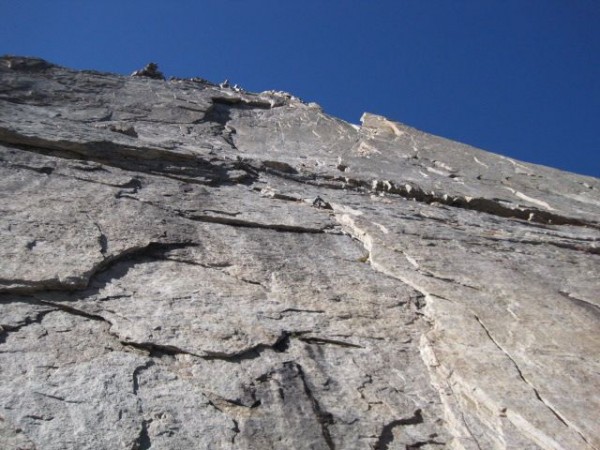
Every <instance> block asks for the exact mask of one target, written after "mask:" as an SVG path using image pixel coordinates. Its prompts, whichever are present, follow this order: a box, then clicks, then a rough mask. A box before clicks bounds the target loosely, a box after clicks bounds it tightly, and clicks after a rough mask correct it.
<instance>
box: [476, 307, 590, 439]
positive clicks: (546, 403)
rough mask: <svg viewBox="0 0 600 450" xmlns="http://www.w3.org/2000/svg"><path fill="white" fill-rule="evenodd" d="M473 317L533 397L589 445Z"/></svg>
mask: <svg viewBox="0 0 600 450" xmlns="http://www.w3.org/2000/svg"><path fill="white" fill-rule="evenodd" d="M473 317H474V318H475V320H476V321H477V322H478V323H479V325H480V326H481V328H483V330H484V331H485V333H486V335H487V336H488V338H489V339H490V341H492V342H493V343H494V345H495V346H496V347H497V348H498V350H500V351H501V352H502V353H503V354H504V355H505V356H506V357H507V358H508V359H509V360H510V361H511V363H512V365H513V367H514V368H515V370H516V371H517V374H518V375H519V378H520V379H521V380H522V381H523V382H524V383H525V384H527V385H528V386H529V387H530V388H531V389H532V390H533V393H534V395H535V397H536V398H537V399H538V400H539V401H540V402H541V403H542V404H543V405H544V406H545V407H546V408H547V409H548V410H549V411H550V412H551V413H552V414H553V415H554V416H555V417H556V418H557V419H558V420H559V422H561V423H562V424H563V425H564V426H566V427H567V428H568V429H570V430H573V431H574V432H575V433H577V434H578V435H579V437H581V439H582V440H583V441H584V442H585V443H586V444H589V442H588V440H587V439H586V437H585V436H584V435H583V434H582V433H581V432H580V431H579V430H578V429H576V428H574V427H572V426H571V425H570V424H569V423H568V422H567V421H566V420H565V419H564V418H563V417H562V416H561V415H560V414H559V413H558V411H557V410H556V409H554V408H553V407H552V406H550V404H549V403H548V402H547V401H546V400H545V399H544V398H543V397H542V396H541V395H540V392H539V391H538V390H537V388H536V387H535V386H534V385H533V384H532V383H531V382H530V381H529V380H528V379H527V378H526V377H525V375H524V374H523V372H522V370H521V368H520V367H519V365H518V364H517V362H516V361H515V360H514V358H513V357H512V356H511V355H510V353H508V352H507V351H506V350H505V349H504V347H502V346H501V345H500V343H499V342H498V341H497V340H496V339H495V338H494V337H493V336H492V334H491V332H490V330H489V329H488V328H487V327H486V326H485V324H484V323H483V322H482V321H481V319H480V318H479V316H477V315H473Z"/></svg>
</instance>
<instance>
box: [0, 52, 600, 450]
mask: <svg viewBox="0 0 600 450" xmlns="http://www.w3.org/2000/svg"><path fill="white" fill-rule="evenodd" d="M146 69H148V70H149V71H150V72H151V75H152V76H150V77H147V76H144V73H145V72H144V71H146ZM159 75H160V76H159ZM0 79H1V83H0V170H1V171H2V176H1V177H0V186H1V188H0V189H1V192H2V193H3V204H2V207H1V212H2V214H1V218H0V260H1V261H2V264H1V265H0V359H1V361H0V442H2V443H4V444H3V445H4V446H5V447H6V448H14V449H17V448H20V449H34V448H36V449H64V448H77V449H82V448H89V449H92V448H93V449H99V448H107V449H108V448H110V449H114V448H117V449H121V448H122V449H148V448H161V449H179V448H207V449H270V448H272V449H292V448H294V449H363V448H364V449H415V448H422V449H431V450H432V449H440V448H456V449H468V450H471V449H488V448H490V449H491V448H497V449H502V448H504V449H514V448H519V449H539V448H541V449H563V448H564V449H588V450H592V449H596V450H598V449H600V426H599V425H598V423H600V420H598V419H599V417H598V413H597V412H598V411H600V360H599V358H598V355H600V333H598V331H599V330H600V328H599V324H600V298H599V294H598V292H600V289H599V286H598V277H599V275H600V270H599V269H600V179H597V178H594V177H589V176H583V175H576V174H571V173H568V172H563V171H560V170H558V169H552V168H549V167H544V166H539V165H535V164H529V163H524V162H520V161H517V160H514V159H511V158H507V157H504V156H501V155H495V154H492V153H489V152H486V151H483V150H478V149H476V148H474V147H471V146H468V145H464V144H460V143H457V142H453V141H449V140H447V139H444V138H441V137H437V136H432V135H430V134H427V133H424V132H421V131H418V130H416V129H414V128H411V127H408V126H405V125H403V124H401V123H398V122H393V121H390V120H388V119H386V118H384V117H381V116H378V115H374V114H368V113H365V114H364V115H363V117H362V120H361V125H360V126H356V125H352V124H349V123H347V122H344V121H342V120H340V119H336V118H334V117H331V116H329V115H327V114H325V113H324V112H323V111H322V110H321V108H320V107H319V106H318V105H317V104H315V103H308V104H307V103H304V102H302V101H301V100H299V99H298V98H296V97H294V96H293V95H291V94H287V93H283V92H276V91H266V92H262V93H251V92H246V91H244V90H242V89H240V88H239V87H238V86H233V87H232V86H230V85H229V83H222V84H221V85H217V84H213V83H210V82H207V81H206V80H203V79H200V78H195V79H189V80H185V79H176V78H173V79H169V80H164V79H162V73H160V71H158V67H157V66H156V65H154V66H153V67H151V68H150V65H148V66H147V67H146V68H144V69H142V70H141V71H138V72H137V73H136V76H131V77H125V76H122V75H115V74H109V73H102V72H96V71H74V70H70V69H68V68H64V67H60V66H56V65H53V64H51V63H49V62H47V61H44V60H43V59H39V58H26V57H18V56H5V57H2V58H0Z"/></svg>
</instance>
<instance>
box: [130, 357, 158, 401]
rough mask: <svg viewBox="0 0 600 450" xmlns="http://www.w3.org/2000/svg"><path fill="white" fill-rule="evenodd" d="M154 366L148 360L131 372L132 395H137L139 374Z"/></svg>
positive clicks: (152, 362)
mask: <svg viewBox="0 0 600 450" xmlns="http://www.w3.org/2000/svg"><path fill="white" fill-rule="evenodd" d="M153 365H154V361H152V360H148V361H146V362H145V363H144V364H142V365H141V366H137V367H136V368H135V369H134V371H133V376H132V384H133V389H132V390H133V394H134V395H137V393H138V390H139V388H140V379H139V376H140V374H141V373H142V372H143V371H144V370H147V369H149V368H150V367H152V366H153Z"/></svg>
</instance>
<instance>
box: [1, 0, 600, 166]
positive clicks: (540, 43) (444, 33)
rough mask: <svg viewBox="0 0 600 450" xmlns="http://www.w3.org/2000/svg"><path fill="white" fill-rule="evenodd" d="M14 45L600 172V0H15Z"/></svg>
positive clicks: (4, 26)
mask: <svg viewBox="0 0 600 450" xmlns="http://www.w3.org/2000/svg"><path fill="white" fill-rule="evenodd" d="M0 17H1V21H0V54H18V55H31V56H40V57H43V58H45V59H48V60H50V61H52V62H55V63H58V64H61V65H65V66H69V67H74V68H79V69H96V70H102V71H109V72H117V73H123V74H129V73H130V72H132V71H133V70H134V69H137V68H139V67H141V66H143V65H144V64H146V63H147V62H149V61H155V62H157V63H158V64H159V66H160V68H161V69H162V70H163V72H164V73H165V74H166V75H167V76H169V75H175V76H180V77H191V76H200V77H204V78H207V79H209V80H211V81H216V82H219V81H222V80H223V79H225V78H228V79H229V80H230V81H231V82H232V83H238V84H240V85H241V86H242V87H244V88H246V89H248V90H252V91H261V90H266V89H281V90H285V91H289V92H291V93H293V94H295V95H297V96H299V97H301V98H302V99H304V100H306V101H316V102H317V103H319V104H321V105H322V106H323V108H324V109H325V111H326V112H328V113H330V114H333V115H335V116H338V117H341V118H343V119H345V120H347V121H349V122H353V123H358V121H359V118H360V116H361V114H362V113H363V112H364V111H369V112H373V113H377V114H382V115H385V116H387V117H389V118H391V119H394V120H397V121H400V122H403V123H406V124H408V125H411V126H414V127H416V128H419V129H421V130H424V131H428V132H431V133H434V134H438V135H442V136H444V137H448V138H451V139H455V140H459V141H461V142H466V143H468V144H472V145H475V146H477V147H480V148H483V149H486V150H489V151H493V152H496V153H501V154H504V155H507V156H511V157H514V158H518V159H522V160H525V161H529V162H535V163H538V164H545V165H549V166H553V167H558V168H561V169H565V170H570V171H574V172H578V173H583V174H588V175H593V176H596V177H600V0H498V1H487V0H463V1H461V0H444V1H442V0H435V1H434V0H431V1H429V0H302V1H292V0H206V1H202V0H195V1H194V0H164V1H153V0H144V1H142V0H118V1H117V0H95V1H93V0H89V1H87V0H72V1H64V0H0Z"/></svg>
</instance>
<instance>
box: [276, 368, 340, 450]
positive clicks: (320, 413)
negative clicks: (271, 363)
mask: <svg viewBox="0 0 600 450" xmlns="http://www.w3.org/2000/svg"><path fill="white" fill-rule="evenodd" d="M284 364H289V365H293V366H294V367H295V368H296V370H297V371H298V375H299V376H300V379H301V380H302V384H303V385H304V392H305V393H306V396H307V397H308V398H309V399H310V401H311V404H312V408H313V411H314V413H315V416H316V417H317V420H318V421H319V424H320V426H321V433H322V434H323V439H325V443H326V444H327V446H328V447H329V449H330V450H335V445H334V443H333V439H332V438H331V434H330V433H329V425H331V424H332V423H333V416H332V415H331V414H330V413H328V412H327V411H324V410H323V409H322V408H321V405H320V404H319V401H318V400H317V399H316V397H315V396H314V394H313V393H312V390H311V389H310V386H309V384H308V381H307V379H306V376H305V375H304V370H302V366H300V364H297V363H294V362H287V363H284Z"/></svg>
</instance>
